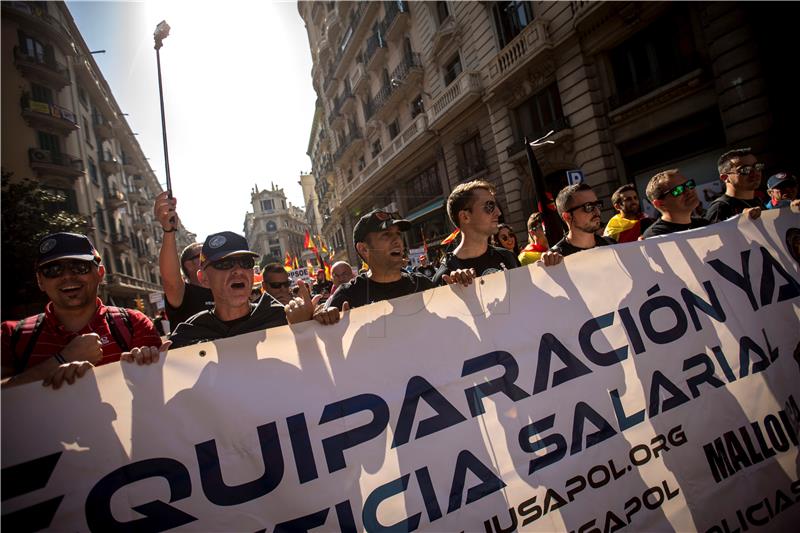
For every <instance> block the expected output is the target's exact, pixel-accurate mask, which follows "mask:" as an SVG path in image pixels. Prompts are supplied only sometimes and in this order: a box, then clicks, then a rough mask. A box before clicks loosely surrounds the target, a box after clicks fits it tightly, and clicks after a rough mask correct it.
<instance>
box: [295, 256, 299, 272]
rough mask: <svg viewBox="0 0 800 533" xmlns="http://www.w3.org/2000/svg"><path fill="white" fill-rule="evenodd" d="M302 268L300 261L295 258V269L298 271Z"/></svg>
mask: <svg viewBox="0 0 800 533" xmlns="http://www.w3.org/2000/svg"><path fill="white" fill-rule="evenodd" d="M298 268H300V261H298V260H297V256H294V269H295V270H297V269H298Z"/></svg>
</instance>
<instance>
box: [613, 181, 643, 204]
mask: <svg viewBox="0 0 800 533" xmlns="http://www.w3.org/2000/svg"><path fill="white" fill-rule="evenodd" d="M628 191H633V192H635V193H636V195H637V196H638V195H639V191H637V190H636V186H635V185H634V184H633V183H626V184H625V185H623V186H622V187H620V188H619V189H617V190H616V191H614V194H612V195H611V205H617V204H621V203H622V193H626V192H628Z"/></svg>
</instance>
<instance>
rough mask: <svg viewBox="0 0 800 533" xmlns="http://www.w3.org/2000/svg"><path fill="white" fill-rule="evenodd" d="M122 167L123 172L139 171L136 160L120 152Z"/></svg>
mask: <svg viewBox="0 0 800 533" xmlns="http://www.w3.org/2000/svg"><path fill="white" fill-rule="evenodd" d="M122 167H123V168H124V169H125V172H127V173H129V174H133V173H134V172H139V165H137V164H136V161H134V160H133V158H132V157H130V156H129V155H127V154H125V153H123V154H122Z"/></svg>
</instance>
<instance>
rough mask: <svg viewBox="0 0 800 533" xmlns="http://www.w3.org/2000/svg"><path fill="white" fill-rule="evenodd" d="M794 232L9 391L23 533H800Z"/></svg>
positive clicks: (792, 226) (619, 258) (636, 250)
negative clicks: (796, 529) (623, 531)
mask: <svg viewBox="0 0 800 533" xmlns="http://www.w3.org/2000/svg"><path fill="white" fill-rule="evenodd" d="M798 222H799V220H798V216H797V215H796V214H793V213H791V212H789V210H788V209H783V210H780V211H773V212H765V213H764V214H763V215H762V217H761V219H759V220H756V221H750V220H732V221H728V222H724V223H721V224H716V225H714V226H710V227H707V228H702V229H699V230H695V231H691V232H686V233H681V234H673V235H668V236H664V237H660V238H655V239H651V240H647V241H644V242H635V243H627V244H621V245H618V246H612V247H603V248H598V249H594V250H591V251H587V252H581V253H580V254H575V255H573V256H570V257H567V258H566V259H565V260H564V263H563V265H559V266H555V267H548V268H544V267H542V266H539V265H531V266H529V267H527V268H519V269H515V270H513V271H508V272H500V273H496V274H492V275H489V276H485V277H483V278H480V279H478V280H476V282H475V283H474V284H473V285H471V286H470V287H467V288H463V287H460V286H455V287H442V288H438V289H435V290H432V291H426V292H424V293H419V294H414V295H410V296H406V297H403V298H398V299H395V300H391V301H388V302H379V303H376V304H373V305H370V306H366V307H362V308H358V309H355V310H353V311H352V312H350V313H347V314H346V315H345V317H344V319H343V320H342V321H341V322H340V323H339V324H337V325H334V326H328V327H323V326H320V325H318V324H316V323H313V322H309V323H304V324H299V325H296V326H291V327H282V328H275V329H270V330H266V331H263V332H256V333H252V334H249V335H243V336H240V337H235V338H231V339H226V340H221V341H217V342H211V343H204V344H201V345H196V346H191V347H187V348H183V349H180V350H173V351H170V352H169V354H168V355H167V357H166V358H162V361H160V362H159V363H158V364H156V365H151V366H136V365H132V364H119V365H117V364H114V365H106V366H103V367H100V368H98V369H96V370H95V371H93V372H90V373H88V374H87V375H86V376H84V377H83V378H81V379H80V380H78V381H77V382H76V384H74V385H72V386H67V387H64V388H63V389H61V390H58V391H52V390H49V389H44V388H42V387H41V386H40V385H37V384H30V385H24V386H19V387H13V388H9V389H4V390H3V391H2V415H3V417H2V425H3V439H2V468H3V470H2V476H3V511H2V513H3V515H2V521H3V526H4V527H8V528H10V529H9V530H18V529H21V528H22V527H21V525H24V526H25V527H24V529H33V528H36V527H49V528H52V529H58V530H90V531H113V530H132V529H137V530H153V531H164V530H169V529H172V528H178V527H180V528H181V529H182V530H189V531H268V532H273V531H290V530H292V531H306V530H313V529H314V528H319V529H317V531H345V532H351V531H362V530H365V531H379V530H384V529H387V528H390V527H391V528H392V529H393V530H397V531H417V530H419V531H487V532H489V533H492V532H499V531H511V530H514V529H520V530H526V531H528V530H529V531H576V532H577V531H614V530H616V529H619V528H621V527H624V526H630V528H631V530H634V531H654V530H671V531H693V530H698V531H708V532H719V533H722V532H732V531H745V530H749V529H752V528H755V527H756V526H766V527H767V528H768V529H770V530H787V529H790V528H791V527H793V526H792V524H795V526H796V524H797V523H798V517H800V505H797V502H798V499H800V482H799V481H798V471H797V469H798V421H799V420H800V418H799V416H800V410H798V401H800V390H798V389H799V388H800V387H799V386H798V384H799V383H800V379H798V378H799V377H800V367H799V366H798V361H797V360H796V359H795V357H793V354H795V353H796V352H795V350H796V347H797V346H798V340H800V328H798V323H799V322H800V284H798V278H799V277H800V276H798V272H800V268H799V267H800V265H798V261H799V260H800V228H798V227H797V226H798Z"/></svg>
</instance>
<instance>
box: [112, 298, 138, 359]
mask: <svg viewBox="0 0 800 533" xmlns="http://www.w3.org/2000/svg"><path fill="white" fill-rule="evenodd" d="M106 322H107V323H108V330H109V331H110V332H111V336H112V337H114V341H115V342H116V343H117V345H118V346H119V347H120V348H121V349H122V351H123V352H127V351H129V350H130V349H131V342H132V341H133V324H132V323H131V317H130V316H129V315H128V311H127V309H125V308H123V307H115V306H108V307H106ZM119 322H122V324H123V325H124V326H125V327H124V328H120V327H119ZM123 330H124V331H126V332H127V333H128V335H127V341H126V340H125V337H123V335H122V331H123Z"/></svg>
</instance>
